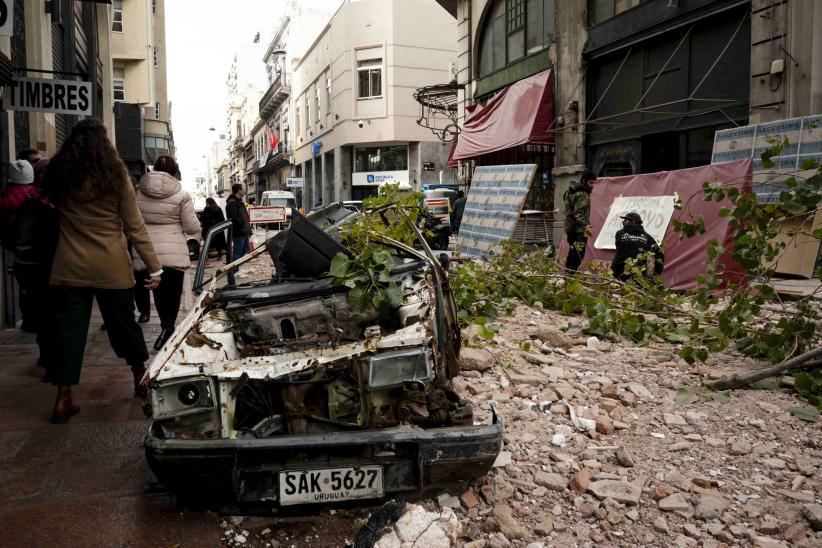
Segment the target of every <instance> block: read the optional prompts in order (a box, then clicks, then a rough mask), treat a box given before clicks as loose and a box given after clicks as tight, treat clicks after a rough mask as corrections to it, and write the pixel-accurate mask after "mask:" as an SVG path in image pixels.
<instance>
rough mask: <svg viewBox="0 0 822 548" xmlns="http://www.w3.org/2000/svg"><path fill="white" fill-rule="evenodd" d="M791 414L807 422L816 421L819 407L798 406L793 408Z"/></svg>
mask: <svg viewBox="0 0 822 548" xmlns="http://www.w3.org/2000/svg"><path fill="white" fill-rule="evenodd" d="M791 415H793V416H794V417H796V418H798V419H800V420H803V421H805V422H814V421H816V417H818V416H819V409H817V408H816V407H811V406H810V405H808V406H805V407H797V408H795V409H791Z"/></svg>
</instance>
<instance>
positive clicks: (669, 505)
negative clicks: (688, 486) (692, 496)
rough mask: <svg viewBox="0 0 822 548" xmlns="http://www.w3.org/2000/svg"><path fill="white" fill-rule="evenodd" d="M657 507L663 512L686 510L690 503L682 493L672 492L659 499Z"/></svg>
mask: <svg viewBox="0 0 822 548" xmlns="http://www.w3.org/2000/svg"><path fill="white" fill-rule="evenodd" d="M657 504H658V505H659V509H660V510H662V511H663V512H687V511H689V510H690V509H691V505H690V504H689V503H688V501H687V500H685V496H684V495H683V494H682V493H674V494H673V495H670V496H667V497H665V498H664V499H662V500H660V501H659V502H658V503H657Z"/></svg>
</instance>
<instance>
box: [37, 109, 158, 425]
mask: <svg viewBox="0 0 822 548" xmlns="http://www.w3.org/2000/svg"><path fill="white" fill-rule="evenodd" d="M44 186H45V191H46V194H47V196H48V197H49V199H50V201H51V202H52V203H54V204H55V206H56V207H57V209H58V211H59V221H60V228H59V239H58V242H57V247H56V251H55V254H54V262H53V265H52V270H51V277H50V282H51V285H52V291H51V298H52V303H53V308H54V315H55V320H56V321H55V323H56V327H57V330H56V335H57V344H56V347H57V350H58V351H59V352H60V354H61V359H60V360H59V364H57V368H56V370H55V375H54V381H53V382H54V384H56V385H57V386H58V388H57V400H56V402H55V405H54V412H53V414H52V417H51V420H52V422H54V423H64V422H66V421H68V420H69V419H70V418H71V417H72V416H74V415H76V414H77V413H78V412H79V411H80V408H79V407H78V406H76V405H75V404H74V401H73V399H72V396H71V387H72V386H73V385H75V384H77V383H79V382H80V371H81V368H82V365H83V353H84V352H85V348H86V338H87V336H88V328H89V322H90V320H91V308H92V303H93V302H94V300H95V299H96V301H97V305H98V307H99V308H100V312H101V313H102V315H103V321H104V322H105V324H106V331H107V333H108V337H109V341H110V342H111V346H112V348H113V349H114V351H115V353H116V354H117V356H118V357H120V358H123V359H124V360H125V362H126V364H128V365H129V366H130V367H131V372H132V377H133V381H134V393H135V396H144V395H145V388H144V386H143V385H142V384H141V380H142V378H143V376H144V375H145V362H146V360H147V359H148V350H147V349H146V343H145V340H144V339H143V332H142V330H141V329H140V326H139V325H137V322H136V321H134V274H133V270H132V265H131V258H130V257H129V254H128V251H127V247H126V238H128V240H130V241H131V242H132V244H133V245H134V248H135V249H136V250H137V252H138V253H139V254H140V257H141V258H142V260H143V262H144V263H145V264H146V265H148V270H149V272H150V275H149V279H148V281H147V282H146V286H147V287H148V288H149V289H154V288H155V287H157V286H158V285H159V284H160V276H161V275H162V267H161V265H160V261H159V259H158V258H157V255H156V253H155V252H154V247H153V245H152V243H151V238H150V237H149V234H148V230H147V229H146V226H145V224H144V223H143V218H142V216H141V215H140V211H139V209H138V208H137V200H136V198H135V194H134V189H133V187H132V185H131V181H130V179H129V176H128V172H127V171H126V166H125V165H124V164H123V161H122V160H121V159H120V156H119V155H118V154H117V151H116V150H115V149H114V147H113V146H112V144H111V141H109V139H108V135H107V134H106V128H105V126H104V125H103V124H102V122H100V121H99V120H95V119H91V118H87V119H85V120H81V121H80V122H78V123H77V125H75V126H74V129H72V131H71V134H70V135H69V137H68V138H67V139H66V140H65V142H64V143H63V146H62V147H61V148H60V151H59V152H58V153H57V155H55V156H54V157H53V158H52V159H51V162H50V163H49V166H48V168H47V170H46V175H45V181H44Z"/></svg>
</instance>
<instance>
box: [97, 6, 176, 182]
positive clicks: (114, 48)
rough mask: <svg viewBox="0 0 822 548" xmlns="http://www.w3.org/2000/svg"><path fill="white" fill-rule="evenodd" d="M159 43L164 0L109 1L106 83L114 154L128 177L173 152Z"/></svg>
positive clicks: (162, 44) (163, 52)
mask: <svg viewBox="0 0 822 548" xmlns="http://www.w3.org/2000/svg"><path fill="white" fill-rule="evenodd" d="M165 44H166V39H165V0H112V21H111V56H112V75H111V81H112V93H113V100H114V102H115V103H116V104H117V106H116V109H117V110H116V112H117V113H118V116H117V125H118V129H119V132H118V133H119V136H118V150H119V151H120V155H121V156H123V159H124V160H125V161H126V163H127V165H129V168H130V170H131V171H132V173H133V174H134V175H139V173H140V172H141V171H142V170H143V169H145V166H151V165H153V164H154V161H155V159H156V158H157V156H159V155H161V154H171V155H173V154H174V140H173V133H172V130H171V114H170V105H169V102H168V91H167V73H166V48H165ZM137 115H139V120H140V121H139V135H138V128H137V127H135V126H136V125H137V124H135V123H134V117H135V116H137ZM134 143H139V144H140V146H139V149H137V147H135V146H134Z"/></svg>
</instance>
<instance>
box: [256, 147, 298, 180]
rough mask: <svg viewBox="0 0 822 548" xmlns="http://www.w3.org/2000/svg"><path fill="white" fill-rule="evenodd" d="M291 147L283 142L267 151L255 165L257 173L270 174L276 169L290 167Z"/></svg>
mask: <svg viewBox="0 0 822 548" xmlns="http://www.w3.org/2000/svg"><path fill="white" fill-rule="evenodd" d="M292 152H293V151H292V150H291V147H289V146H288V145H286V144H285V143H283V142H280V143H278V144H277V148H276V149H274V150H270V151H268V154H266V155H264V156H262V157H261V158H260V161H259V163H258V165H257V169H256V171H257V173H272V172H273V171H274V170H276V169H277V168H280V167H283V166H287V165H290V164H291V162H292V159H293V156H292Z"/></svg>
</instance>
